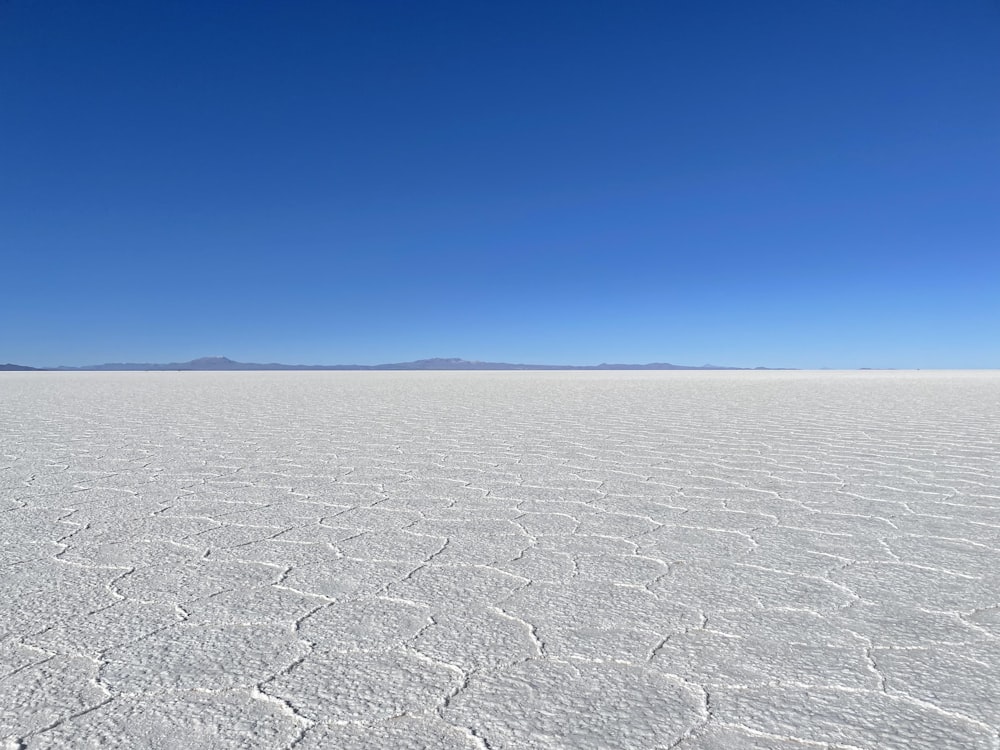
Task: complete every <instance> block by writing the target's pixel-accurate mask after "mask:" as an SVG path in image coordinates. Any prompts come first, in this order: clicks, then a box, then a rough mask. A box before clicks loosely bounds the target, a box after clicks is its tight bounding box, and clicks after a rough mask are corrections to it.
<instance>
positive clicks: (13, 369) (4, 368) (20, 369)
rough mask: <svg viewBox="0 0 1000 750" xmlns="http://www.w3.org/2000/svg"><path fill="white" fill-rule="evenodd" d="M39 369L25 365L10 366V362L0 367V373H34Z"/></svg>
mask: <svg viewBox="0 0 1000 750" xmlns="http://www.w3.org/2000/svg"><path fill="white" fill-rule="evenodd" d="M39 369H40V368H38V367H28V366H27V365H12V364H11V363H10V362H8V363H7V364H5V365H0V372H36V371H38V370H39Z"/></svg>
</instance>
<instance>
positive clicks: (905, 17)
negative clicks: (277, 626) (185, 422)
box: [0, 0, 1000, 368]
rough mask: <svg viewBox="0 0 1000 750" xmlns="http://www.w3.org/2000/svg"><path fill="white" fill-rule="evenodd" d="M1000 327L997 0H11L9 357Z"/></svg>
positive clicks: (1, 265) (862, 343) (968, 344)
mask: <svg viewBox="0 0 1000 750" xmlns="http://www.w3.org/2000/svg"><path fill="white" fill-rule="evenodd" d="M998 334H1000V1H998V0H957V1H956V2H940V0H856V1H854V0H819V1H816V2H801V1H800V0H785V1H783V2H772V1H771V0H757V1H755V2H745V0H734V1H733V2H723V1H721V0H655V1H650V2H638V1H631V0H608V1H606V2H593V1H587V0H573V1H572V2H545V1H544V0H532V1H531V2H520V1H519V0H511V1H508V2H479V1H476V0H462V1H461V2H438V1H436V0H426V1H424V2H415V1H412V0H408V1H406V2H393V1H392V0H375V1H372V0H362V1H358V2H332V1H323V2H309V1H305V0H304V1H301V2H291V3H279V2H262V1H260V2H259V1H255V0H247V1H246V2H235V1H233V2H225V1H223V0H220V1H219V2H208V3H206V2H201V1H200V0H199V1H197V2H187V1H184V0H177V1H172V2H124V1H122V2H113V1H111V0H94V1H93V2H81V1H79V0H76V1H74V2H63V1H61V0H45V1H44V2H43V1H42V0H2V1H0V362H8V361H9V362H14V363H18V364H28V365H34V366H55V365H85V364H93V363H100V362H115V361H130V362H170V361H185V360H188V359H192V358H195V357H201V356H209V355H225V356H228V357H230V358H232V359H236V360H239V361H257V362H260V361H264V362H271V361H279V362H286V363H320V364H335V363H360V364H371V363H379V362H398V361H406V360H412V359H420V358H427V357H462V358H465V359H473V360H487V361H507V362H527V363H564V364H592V363H599V362H636V363H638V362H653V361H657V362H673V363H678V364H703V363H713V364H721V365H732V366H748V367H753V366H758V365H765V366H774V367H782V366H784V367H803V368H819V367H834V368H841V367H842V368H854V367H900V368H980V367H982V368H997V367H1000V335H998Z"/></svg>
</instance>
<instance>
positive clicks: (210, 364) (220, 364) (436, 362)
mask: <svg viewBox="0 0 1000 750" xmlns="http://www.w3.org/2000/svg"><path fill="white" fill-rule="evenodd" d="M41 369H47V370H59V371H104V372H108V371H128V370H152V371H165V370H195V371H224V370H240V371H246V370H749V369H754V370H769V369H781V368H770V367H754V368H749V367H723V366H720V365H674V364H670V363H669V362H651V363H649V364H644V365H634V364H608V363H601V364H599V365H537V364H533V365H528V364H511V363H509V362H477V361H469V360H465V359H458V358H456V357H451V358H441V357H436V358H433V359H418V360H415V361H413V362H392V363H387V364H381V365H285V364H280V363H278V362H270V363H267V364H261V363H257V362H235V361H234V360H231V359H229V358H228V357H201V358H199V359H192V360H191V361H190V362H169V363H166V364H157V363H150V362H142V363H140V362H110V363H106V364H102V365H85V366H83V367H49V368H37V367H25V366H23V365H10V364H8V365H0V370H41Z"/></svg>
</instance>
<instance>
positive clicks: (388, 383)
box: [0, 372, 1000, 750]
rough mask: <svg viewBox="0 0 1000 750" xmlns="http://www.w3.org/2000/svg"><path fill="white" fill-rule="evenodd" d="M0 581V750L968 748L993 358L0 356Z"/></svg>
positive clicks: (980, 649) (991, 594) (981, 662)
mask: <svg viewBox="0 0 1000 750" xmlns="http://www.w3.org/2000/svg"><path fill="white" fill-rule="evenodd" d="M0 597H2V602H3V606H2V608H0V747H3V744H4V742H6V743H7V746H8V747H10V748H21V747H27V748H74V749H76V748H106V747H118V748H129V749H134V748H150V749H152V748H157V749H160V748H184V749H185V750H188V749H192V748H204V749H206V750H207V749H208V748H213V749H214V748H236V747H246V748H250V747H253V748H287V747H290V746H292V745H293V744H294V745H295V747H296V748H298V749H299V750H307V749H308V750H315V749H317V748H338V749H350V748H391V749H396V748H400V749H404V750H406V749H409V748H423V747H427V748H435V749H436V750H437V749H441V750H453V749H457V748H470V749H471V748H480V749H482V748H493V749H494V750H499V749H500V748H572V749H573V750H603V749H605V748H679V749H680V750H708V749H710V748H718V749H720V750H723V749H724V750H741V749H742V750H745V749H746V748H768V749H774V750H807V749H810V748H813V749H818V748H828V749H830V748H879V750H885V749H888V748H899V749H903V748H905V749H906V750H920V749H922V748H927V749H928V750H930V749H933V750H946V749H948V748H954V749H955V750H959V749H960V750H978V749H980V748H982V749H985V748H993V749H994V750H996V748H998V747H1000V740H998V726H1000V678H998V675H1000V373H986V372H961V373H944V372H905V373H904V372H900V373H890V372H850V373H848V372H843V373H818V372H690V373H688V372H665V373H613V372H610V373H595V372H586V373H564V372H552V373H522V372H513V373H492V372H476V373H141V372H140V373H110V374H107V373H23V374H22V373H4V374H3V375H2V376H0ZM5 738H6V739H5Z"/></svg>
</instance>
